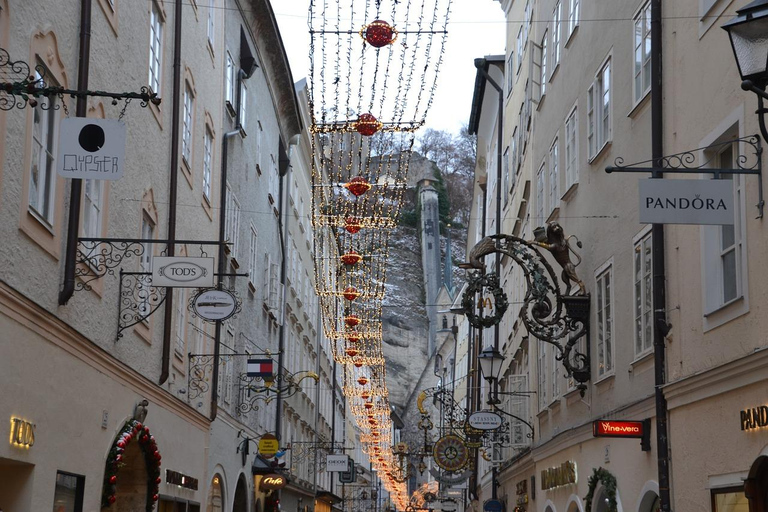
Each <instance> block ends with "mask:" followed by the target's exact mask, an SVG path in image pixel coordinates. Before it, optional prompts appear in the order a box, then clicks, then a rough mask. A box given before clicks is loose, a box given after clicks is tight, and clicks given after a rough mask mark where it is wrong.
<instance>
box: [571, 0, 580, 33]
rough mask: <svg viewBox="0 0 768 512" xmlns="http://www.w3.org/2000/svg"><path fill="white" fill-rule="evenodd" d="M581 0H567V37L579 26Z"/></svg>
mask: <svg viewBox="0 0 768 512" xmlns="http://www.w3.org/2000/svg"><path fill="white" fill-rule="evenodd" d="M580 3H581V0H568V37H569V38H570V37H571V34H573V31H574V30H576V27H578V26H579V4H580Z"/></svg>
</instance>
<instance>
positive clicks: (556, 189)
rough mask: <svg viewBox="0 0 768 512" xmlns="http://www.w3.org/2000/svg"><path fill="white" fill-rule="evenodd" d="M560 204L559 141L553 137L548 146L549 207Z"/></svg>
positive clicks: (551, 208) (552, 207) (553, 208)
mask: <svg viewBox="0 0 768 512" xmlns="http://www.w3.org/2000/svg"><path fill="white" fill-rule="evenodd" d="M559 205H560V141H559V140H558V139H557V138H555V141H554V142H553V143H552V147H550V148H549V208H550V210H555V209H556V208H557V207H558V206H559Z"/></svg>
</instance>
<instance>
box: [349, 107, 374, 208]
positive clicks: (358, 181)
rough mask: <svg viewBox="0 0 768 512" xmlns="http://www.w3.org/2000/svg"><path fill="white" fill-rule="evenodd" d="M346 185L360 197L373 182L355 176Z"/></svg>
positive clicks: (369, 188)
mask: <svg viewBox="0 0 768 512" xmlns="http://www.w3.org/2000/svg"><path fill="white" fill-rule="evenodd" d="M361 117H362V116H361ZM344 187H346V189H347V190H349V191H350V192H351V193H352V194H353V195H355V196H356V197H360V196H361V195H363V194H365V193H366V192H368V191H369V190H371V184H370V183H368V180H366V179H365V178H363V177H362V176H355V177H354V178H352V179H351V180H349V182H348V183H345V184H344Z"/></svg>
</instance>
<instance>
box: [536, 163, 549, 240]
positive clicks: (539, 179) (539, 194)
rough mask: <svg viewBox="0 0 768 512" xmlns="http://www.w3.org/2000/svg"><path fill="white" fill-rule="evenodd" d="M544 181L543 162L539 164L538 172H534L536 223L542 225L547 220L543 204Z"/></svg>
mask: <svg viewBox="0 0 768 512" xmlns="http://www.w3.org/2000/svg"><path fill="white" fill-rule="evenodd" d="M545 182H546V175H545V172H544V164H541V167H540V168H539V172H538V173H536V225H537V226H543V225H544V222H545V221H546V220H547V217H546V213H545V212H546V208H545V206H544V201H545V196H544V189H545V188H546V187H545Z"/></svg>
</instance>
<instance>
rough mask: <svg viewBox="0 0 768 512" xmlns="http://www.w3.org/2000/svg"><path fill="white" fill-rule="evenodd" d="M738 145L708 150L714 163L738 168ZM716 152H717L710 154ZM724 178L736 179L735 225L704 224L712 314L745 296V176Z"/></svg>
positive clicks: (708, 299) (707, 301)
mask: <svg viewBox="0 0 768 512" xmlns="http://www.w3.org/2000/svg"><path fill="white" fill-rule="evenodd" d="M738 147H739V146H738V144H737V143H731V144H726V145H718V146H716V148H717V149H716V151H712V152H707V153H708V154H707V157H709V158H712V163H713V165H714V166H716V167H718V168H721V169H733V168H737V167H738V166H737V161H736V159H737V157H738ZM712 153H714V155H712V156H710V155H711V154H712ZM721 179H726V180H731V181H732V182H733V194H734V203H733V204H734V208H735V210H736V212H735V215H734V224H732V225H724V226H704V227H703V228H702V235H703V236H702V239H703V240H702V241H703V244H704V248H703V249H704V250H703V254H702V258H703V265H704V269H703V270H704V280H705V289H704V294H705V313H712V312H714V311H717V310H718V309H720V308H722V307H724V306H726V305H729V304H731V303H733V302H735V301H737V300H738V299H741V298H743V297H745V293H744V290H745V287H746V283H747V280H746V278H745V276H746V269H747V265H746V252H745V251H744V245H745V240H744V239H745V231H744V225H745V221H746V218H745V213H744V176H743V175H738V174H722V175H721Z"/></svg>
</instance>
